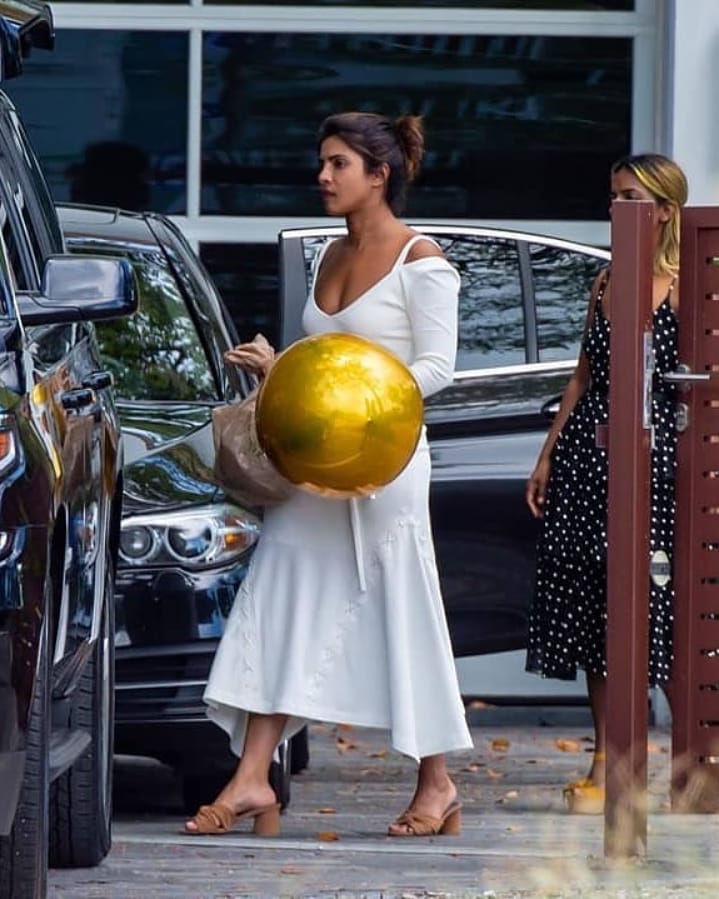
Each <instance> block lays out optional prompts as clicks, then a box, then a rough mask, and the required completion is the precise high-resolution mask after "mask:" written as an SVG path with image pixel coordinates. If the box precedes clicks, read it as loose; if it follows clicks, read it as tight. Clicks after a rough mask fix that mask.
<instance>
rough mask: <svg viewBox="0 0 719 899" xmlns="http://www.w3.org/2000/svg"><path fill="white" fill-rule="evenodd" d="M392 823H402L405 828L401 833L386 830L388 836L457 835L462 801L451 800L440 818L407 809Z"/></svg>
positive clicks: (459, 828) (460, 827)
mask: <svg viewBox="0 0 719 899" xmlns="http://www.w3.org/2000/svg"><path fill="white" fill-rule="evenodd" d="M394 823H395V824H403V825H404V826H405V827H406V828H407V830H406V831H404V832H403V833H392V831H388V836H390V837H433V836H436V835H437V834H444V835H445V836H457V835H458V834H459V833H460V832H461V830H462V803H461V802H458V801H457V800H455V801H454V802H451V803H450V804H449V805H448V806H447V808H446V809H445V812H444V814H443V815H442V816H441V817H440V818H436V817H434V815H421V814H417V812H413V811H412V810H411V809H407V811H406V812H402V814H401V815H400V816H399V818H397V820H396V821H395V822H394Z"/></svg>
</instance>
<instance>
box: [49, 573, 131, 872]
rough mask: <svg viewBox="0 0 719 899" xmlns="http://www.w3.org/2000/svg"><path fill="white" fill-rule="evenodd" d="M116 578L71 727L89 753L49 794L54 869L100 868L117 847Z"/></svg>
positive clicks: (109, 583) (109, 581)
mask: <svg viewBox="0 0 719 899" xmlns="http://www.w3.org/2000/svg"><path fill="white" fill-rule="evenodd" d="M113 593H114V577H113V573H112V566H111V564H110V563H108V569H107V572H106V576H105V602H104V607H103V613H102V621H101V625H100V633H99V634H98V639H97V641H96V642H95V646H94V647H93V651H92V655H91V657H90V659H89V661H88V663H87V665H86V667H85V671H84V672H83V674H82V677H81V679H80V683H79V684H78V687H77V691H76V693H75V696H74V697H73V702H72V707H71V710H70V721H69V726H70V727H71V728H73V729H75V728H79V729H82V730H86V731H88V732H89V733H90V737H91V739H90V745H89V747H88V749H87V751H86V752H84V753H83V755H82V756H81V757H80V758H79V759H78V760H77V761H76V762H75V764H74V765H73V766H72V767H71V768H69V769H68V770H67V771H65V772H64V773H63V774H61V775H60V777H58V778H57V780H56V781H55V782H54V783H53V784H52V786H51V789H50V864H51V865H52V866H53V867H56V868H85V867H92V866H94V865H97V864H98V863H99V862H101V861H102V859H103V858H105V856H106V855H107V853H108V852H109V851H110V845H111V843H112V824H111V822H112V751H113V727H114V708H115V706H114V686H115V685H114V680H115V678H114V671H115V654H114V605H113Z"/></svg>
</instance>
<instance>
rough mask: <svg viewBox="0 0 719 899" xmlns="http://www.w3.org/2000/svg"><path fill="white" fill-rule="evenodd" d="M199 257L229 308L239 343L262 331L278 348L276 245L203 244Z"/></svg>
mask: <svg viewBox="0 0 719 899" xmlns="http://www.w3.org/2000/svg"><path fill="white" fill-rule="evenodd" d="M200 258H201V259H202V261H203V262H204V264H205V267H206V268H207V270H208V272H209V273H210V275H211V276H212V280H213V281H214V282H215V285H216V286H217V288H218V290H219V291H220V295H221V296H222V299H223V300H224V302H225V305H226V306H227V308H228V310H229V312H230V315H231V316H232V321H233V322H234V324H235V327H236V328H237V333H238V334H239V337H240V340H252V338H253V337H254V336H255V334H257V332H258V331H260V332H261V333H262V334H264V335H265V337H266V338H267V339H268V340H269V341H270V343H271V344H272V345H273V346H278V345H279V320H280V313H279V281H278V271H277V264H278V263H277V244H223V243H204V244H202V245H201V246H200Z"/></svg>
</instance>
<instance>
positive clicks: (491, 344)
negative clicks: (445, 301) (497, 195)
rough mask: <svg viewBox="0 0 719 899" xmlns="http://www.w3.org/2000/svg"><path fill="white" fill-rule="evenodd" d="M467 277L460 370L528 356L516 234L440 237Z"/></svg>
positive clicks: (462, 294)
mask: <svg viewBox="0 0 719 899" xmlns="http://www.w3.org/2000/svg"><path fill="white" fill-rule="evenodd" d="M437 242H438V243H439V244H440V246H441V247H442V249H443V250H444V252H445V255H446V256H447V258H448V259H449V261H450V262H451V263H452V265H454V266H455V268H456V269H457V271H458V272H459V274H460V277H461V279H462V285H461V287H460V291H459V342H458V346H457V365H456V368H457V370H458V371H468V370H473V369H478V368H494V367H495V366H500V365H520V364H522V363H523V362H525V361H526V356H525V340H524V313H523V311H522V287H521V282H520V277H519V256H518V253H517V245H516V243H515V241H513V240H500V239H497V238H487V237H480V236H472V235H462V236H457V237H453V238H452V237H440V236H438V237H437Z"/></svg>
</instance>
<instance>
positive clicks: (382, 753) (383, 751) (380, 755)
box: [369, 749, 387, 759]
mask: <svg viewBox="0 0 719 899" xmlns="http://www.w3.org/2000/svg"><path fill="white" fill-rule="evenodd" d="M386 755H387V750H386V749H380V750H378V751H377V752H370V754H369V757H370V758H371V759H383V758H385V756H386Z"/></svg>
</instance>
